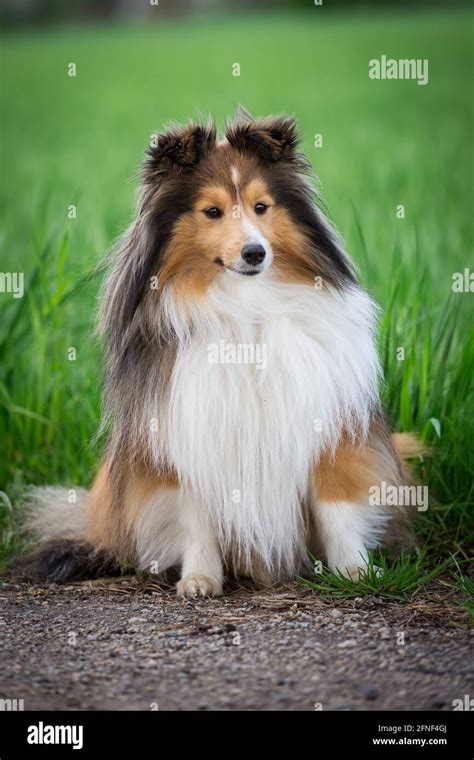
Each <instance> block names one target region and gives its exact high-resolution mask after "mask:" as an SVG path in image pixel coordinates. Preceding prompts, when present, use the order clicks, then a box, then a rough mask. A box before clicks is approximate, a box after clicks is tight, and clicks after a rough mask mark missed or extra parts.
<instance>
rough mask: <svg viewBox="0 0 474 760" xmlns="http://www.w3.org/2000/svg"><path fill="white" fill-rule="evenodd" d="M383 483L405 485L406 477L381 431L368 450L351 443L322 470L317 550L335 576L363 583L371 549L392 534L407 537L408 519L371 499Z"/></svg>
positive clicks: (313, 489) (313, 491)
mask: <svg viewBox="0 0 474 760" xmlns="http://www.w3.org/2000/svg"><path fill="white" fill-rule="evenodd" d="M383 481H385V482H386V483H389V484H399V483H403V475H402V470H401V467H400V462H399V460H398V457H397V455H396V452H395V450H394V448H393V446H392V445H391V443H390V440H389V439H388V438H387V437H386V436H382V435H380V433H379V432H378V431H372V432H371V434H369V437H368V440H367V442H366V443H365V444H363V445H356V444H352V443H351V442H350V441H346V442H345V443H343V444H342V445H340V446H339V448H338V450H337V451H336V452H335V454H334V455H331V454H328V455H327V456H323V457H322V458H321V460H320V462H319V463H318V465H317V466H316V468H315V471H314V473H313V476H312V478H310V505H311V509H312V513H313V519H314V524H315V528H316V536H315V537H314V538H315V545H319V546H320V547H321V548H322V550H323V554H324V556H325V558H326V562H327V565H328V567H329V569H330V570H332V571H333V572H340V573H342V574H343V575H345V576H347V577H349V578H352V579H353V580H357V579H358V578H359V577H360V575H361V573H364V572H365V571H366V570H367V563H368V549H372V548H375V547H376V546H378V545H380V544H381V543H383V541H384V539H385V538H386V537H387V533H388V532H390V533H392V534H395V533H399V534H400V535H401V534H402V533H404V532H405V531H406V528H407V526H406V525H405V521H406V519H407V514H404V513H403V512H401V511H400V510H399V509H398V508H392V509H390V508H389V507H387V506H384V505H383V504H380V503H377V501H375V503H374V502H373V501H372V499H371V498H370V493H371V487H375V488H376V489H377V488H378V487H380V485H381V483H383Z"/></svg>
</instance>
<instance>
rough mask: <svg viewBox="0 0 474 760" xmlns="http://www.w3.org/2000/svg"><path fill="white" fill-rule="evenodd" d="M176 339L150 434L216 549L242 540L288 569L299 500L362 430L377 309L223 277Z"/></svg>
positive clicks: (374, 378)
mask: <svg viewBox="0 0 474 760" xmlns="http://www.w3.org/2000/svg"><path fill="white" fill-rule="evenodd" d="M164 307H165V309H164V312H163V314H162V316H163V317H164V318H165V319H166V320H167V321H168V322H169V323H170V324H171V325H172V326H173V328H174V330H175V332H176V333H177V335H178V337H179V346H180V347H179V350H178V353H177V356H176V362H175V365H174V369H173V372H172V376H171V382H170V387H169V398H168V401H167V403H166V404H165V405H164V408H163V407H162V408H161V409H160V410H159V411H158V414H159V418H160V420H161V425H160V429H161V431H165V435H164V436H160V440H157V437H156V435H155V436H151V437H150V447H151V448H152V450H153V452H154V454H155V456H156V457H157V458H159V457H162V456H165V457H166V458H167V459H168V461H171V462H172V463H173V465H174V467H175V469H176V471H177V472H178V475H179V477H180V479H181V481H182V483H183V484H185V488H189V490H190V492H192V494H193V497H194V499H195V500H197V503H198V504H199V505H200V508H202V509H203V510H206V512H207V513H208V515H209V516H210V518H211V519H212V521H213V523H214V524H215V527H216V529H217V532H218V535H219V539H220V542H221V545H222V547H223V550H224V551H225V550H226V549H227V548H228V546H229V544H230V543H231V542H232V544H233V545H235V543H236V542H237V544H238V546H239V548H240V551H241V553H242V555H243V558H244V559H246V558H248V557H250V555H251V553H253V552H256V553H258V555H259V556H260V558H261V559H262V560H263V561H264V563H266V565H267V566H268V567H269V568H271V569H275V568H281V569H283V570H285V571H289V572H291V571H292V570H293V569H294V567H295V565H296V563H297V562H298V559H299V557H300V556H301V554H302V552H304V536H303V526H302V518H301V499H302V497H303V496H304V495H305V494H306V491H307V486H308V477H309V473H310V471H311V468H312V466H313V464H314V463H315V462H316V461H317V459H318V457H319V455H320V453H321V452H322V450H324V449H327V448H333V449H334V448H335V447H336V446H337V443H338V440H339V437H340V434H341V431H342V429H343V428H344V429H345V430H347V431H349V432H350V431H355V430H357V431H359V432H360V431H362V434H363V432H364V431H366V430H367V426H368V423H369V417H370V408H371V406H372V404H373V403H374V401H375V400H376V398H377V382H378V373H379V364H378V359H377V355H376V351H375V347H374V323H375V307H374V305H373V303H372V301H371V300H370V298H369V297H368V296H367V294H366V293H364V292H363V291H361V290H358V289H354V290H352V291H350V292H347V293H346V294H345V295H341V294H337V293H334V292H325V291H321V290H316V289H313V288H312V287H310V286H306V285H290V284H284V283H281V282H277V281H275V280H273V279H272V278H271V277H270V276H267V275H266V274H265V275H261V276H260V277H258V278H249V277H243V276H241V275H232V274H228V273H224V274H223V276H222V277H221V278H220V279H219V280H218V281H217V282H216V283H215V284H214V285H213V287H212V288H211V290H210V291H209V293H208V296H207V299H206V303H205V305H204V306H202V305H201V306H200V307H197V306H196V307H195V309H194V311H193V312H192V313H191V315H190V316H189V315H188V318H187V320H186V321H184V320H183V317H182V316H181V315H180V314H179V313H178V312H177V308H176V306H175V304H174V303H173V302H172V301H171V299H169V300H168V301H167V302H166V300H165V301H164Z"/></svg>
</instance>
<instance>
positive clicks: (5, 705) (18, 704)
mask: <svg viewBox="0 0 474 760" xmlns="http://www.w3.org/2000/svg"><path fill="white" fill-rule="evenodd" d="M0 493H1V492H0ZM24 709H25V700H24V699H0V712H17V711H19V710H24Z"/></svg>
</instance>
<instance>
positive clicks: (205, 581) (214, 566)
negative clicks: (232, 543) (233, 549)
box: [176, 499, 223, 597]
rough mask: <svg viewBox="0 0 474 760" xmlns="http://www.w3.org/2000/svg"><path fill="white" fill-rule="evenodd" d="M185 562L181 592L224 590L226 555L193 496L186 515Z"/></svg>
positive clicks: (196, 593) (216, 592) (197, 593)
mask: <svg viewBox="0 0 474 760" xmlns="http://www.w3.org/2000/svg"><path fill="white" fill-rule="evenodd" d="M182 530H183V563H182V570H181V580H180V581H179V582H178V583H177V585H176V589H177V592H178V594H180V595H181V596H185V597H198V596H220V595H221V594H222V581H223V570H222V556H221V550H220V547H219V542H218V540H217V536H216V533H215V530H214V529H213V527H212V525H211V524H210V521H209V519H208V518H207V516H206V515H205V514H203V513H202V510H200V509H199V507H198V506H197V505H196V504H195V503H193V500H192V499H191V500H190V501H189V502H187V503H186V507H185V508H184V510H183V515H182Z"/></svg>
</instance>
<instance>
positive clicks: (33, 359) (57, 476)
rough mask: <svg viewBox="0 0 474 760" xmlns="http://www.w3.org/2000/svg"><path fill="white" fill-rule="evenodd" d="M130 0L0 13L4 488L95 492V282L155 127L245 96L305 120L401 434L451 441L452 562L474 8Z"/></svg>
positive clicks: (462, 423) (464, 464)
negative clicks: (417, 74)
mask: <svg viewBox="0 0 474 760" xmlns="http://www.w3.org/2000/svg"><path fill="white" fill-rule="evenodd" d="M95 5H97V4H95ZM127 5H128V4H127V3H125V4H124V6H123V7H124V8H125V11H124V13H123V14H122V15H120V14H118V15H117V14H108V13H105V12H104V14H102V15H103V16H105V18H102V19H99V20H97V18H96V21H95V23H91V21H90V14H89V20H88V22H87V23H85V24H84V23H83V24H79V23H78V19H79V17H80V15H81V14H78V15H77V16H74V14H73V16H74V23H72V24H71V23H68V24H64V23H63V22H64V20H65V19H64V14H63V13H62V12H59V13H58V14H57V15H58V17H59V20H60V21H61V23H60V24H55V25H52V24H50V23H43V24H40V25H39V26H37V25H36V26H35V25H34V24H33V22H34V21H39V20H40V21H41V20H43V21H44V20H45V19H46V21H52V20H54V18H55V14H54V13H53V14H52V15H51V14H50V15H49V16H48V14H46V17H41V18H35V17H34V14H33V16H31V15H30V16H28V14H26V15H25V16H22V17H21V18H18V17H16V16H15V14H13V16H12V15H11V14H10V16H8V17H5V19H4V20H5V21H6V22H8V24H9V25H8V28H7V30H6V31H5V32H4V34H3V38H2V79H3V84H2V88H1V95H0V97H1V113H2V155H1V161H2V170H3V171H2V176H3V182H2V185H1V189H0V202H1V212H2V222H3V223H2V232H1V244H2V264H1V268H2V271H22V272H24V273H25V280H26V292H25V297H24V298H23V299H21V300H13V299H12V298H11V295H10V294H4V293H0V309H1V319H0V361H1V369H0V426H1V436H2V457H1V461H0V489H1V488H3V490H5V491H6V492H7V493H8V494H10V496H12V495H14V494H15V493H16V491H17V489H18V488H19V487H20V486H21V485H22V484H23V483H25V482H26V483H28V482H35V483H39V482H58V481H59V482H67V483H73V484H74V483H75V484H85V485H87V484H88V483H89V482H90V480H91V477H92V473H93V468H94V466H95V464H96V461H97V457H98V455H99V452H100V444H99V443H97V442H96V443H91V441H92V440H93V436H94V433H95V431H96V428H97V424H98V419H99V414H100V408H99V407H100V400H99V399H100V382H101V369H100V366H101V365H100V347H99V346H98V345H97V343H96V341H95V339H94V338H93V334H92V330H93V324H94V315H95V310H96V301H97V292H98V287H99V282H100V275H99V276H97V275H92V274H91V273H92V272H93V269H94V267H95V266H96V264H97V263H98V261H99V260H100V259H101V258H102V257H103V256H104V254H105V253H106V252H107V250H108V248H109V247H110V245H111V243H112V242H113V241H114V239H115V238H116V237H117V236H118V235H119V233H120V232H121V231H122V230H123V229H124V227H125V226H126V225H127V224H128V222H129V221H130V220H131V218H132V215H133V205H134V198H135V192H136V184H137V183H136V178H135V176H134V173H135V171H136V169H137V167H138V165H139V163H140V161H141V159H142V156H143V151H144V148H145V147H146V145H147V143H148V141H149V137H150V134H151V133H152V132H153V131H154V130H157V129H161V128H162V126H163V125H164V124H165V123H166V122H167V121H169V120H170V119H173V120H178V121H180V120H185V119H189V118H192V117H194V116H196V114H198V113H201V114H204V115H207V114H212V116H214V117H215V119H216V120H217V122H218V124H219V125H222V122H223V120H224V119H225V117H227V116H229V115H231V114H232V113H233V111H234V108H235V105H236V103H238V102H240V103H242V104H244V105H245V106H246V107H247V108H249V109H250V110H251V111H253V112H254V113H255V114H256V115H264V114H268V113H274V112H285V113H289V114H293V115H295V116H296V117H297V119H298V122H299V124H300V128H301V132H302V136H303V147H304V149H305V151H306V152H307V154H308V156H309V158H310V159H311V162H312V164H313V166H314V169H315V171H316V173H317V174H318V176H319V178H320V180H321V184H322V191H323V197H324V199H325V202H326V205H327V207H328V210H329V213H330V215H331V217H332V218H333V220H334V221H335V223H336V225H337V227H338V228H339V230H340V231H341V233H342V235H343V237H344V239H345V241H346V244H347V248H348V250H349V252H350V253H351V255H352V256H353V257H354V259H355V260H356V262H357V264H358V266H359V268H360V270H361V275H362V279H363V281H364V283H365V284H366V285H367V287H368V288H369V289H370V290H371V291H372V292H373V293H374V295H375V297H376V298H377V300H378V301H379V303H380V304H381V306H382V307H383V309H384V312H383V314H384V316H383V318H382V323H381V339H380V349H381V352H382V356H383V361H384V366H385V371H386V377H387V384H386V388H385V391H384V393H385V398H386V402H387V406H388V409H389V412H390V415H391V418H392V421H393V423H394V426H395V427H396V428H397V429H402V430H408V429H414V430H417V431H419V432H422V434H423V436H424V437H425V438H426V439H428V440H429V441H431V442H432V443H434V444H435V446H436V457H434V458H433V459H432V461H431V462H429V463H428V464H425V465H424V466H425V468H426V469H425V471H424V472H425V476H426V477H428V479H429V483H430V486H431V488H432V493H433V494H434V495H435V496H436V498H437V499H438V500H439V501H440V503H441V505H442V508H441V507H440V509H439V511H438V512H434V513H433V515H430V517H429V519H430V520H431V522H430V523H429V525H428V528H427V530H428V531H430V530H432V531H434V530H435V529H436V526H438V527H439V525H442V526H443V528H444V529H445V530H446V535H448V534H449V541H450V542H451V544H450V545H451V546H452V547H454V549H453V550H455V551H458V549H459V547H460V545H461V537H464V538H465V536H466V532H467V530H468V529H467V520H468V516H467V515H468V512H467V510H468V508H469V505H472V470H473V466H472V458H470V457H471V455H470V454H469V453H468V450H469V448H470V443H472V433H473V430H472V423H471V419H472V416H473V415H472V381H471V375H472V363H473V343H472V331H471V313H472V311H471V304H472V300H471V299H472V295H471V294H469V293H462V294H454V293H453V292H452V290H451V285H452V274H453V273H454V272H456V271H463V269H464V268H465V267H468V266H469V264H470V261H472V259H470V256H471V251H472V237H473V235H472V232H473V224H472V208H473V203H472V201H473V198H472V187H473V185H472V178H473V161H472V158H473V156H472V127H473V108H472V106H473V99H472V91H471V89H470V78H471V75H472V64H473V55H472V47H473V44H472V43H473V31H472V14H471V13H470V12H469V11H468V10H466V9H463V8H457V7H456V8H449V9H445V8H444V7H439V8H438V7H430V6H428V7H426V6H423V7H419V8H417V9H413V8H412V7H410V8H407V9H400V8H397V7H389V8H386V9H384V10H383V11H381V10H380V8H359V7H357V8H351V7H350V6H349V7H347V8H346V7H343V6H342V5H341V6H340V7H339V10H338V12H332V9H331V8H330V7H329V5H330V4H329V3H327V4H325V5H323V6H322V7H316V6H314V5H313V4H312V3H311V2H309V3H295V4H294V7H293V8H292V5H291V4H288V3H286V4H283V5H284V6H285V7H284V8H282V9H280V10H279V9H277V8H275V7H274V6H273V5H272V4H265V3H262V5H261V6H260V10H259V11H258V12H252V11H251V10H250V8H248V7H247V5H246V4H244V5H241V4H239V5H238V6H237V4H236V3H234V4H233V6H232V7H229V5H228V4H225V7H224V9H223V11H219V8H216V4H215V3H214V4H212V3H211V4H210V6H209V7H208V5H207V4H205V3H204V4H202V3H192V4H190V5H189V7H187V6H186V3H184V4H183V3H181V4H178V5H177V6H175V7H174V10H175V11H180V12H181V13H178V14H176V13H175V14H170V12H169V11H170V5H169V4H166V3H160V5H159V6H158V7H153V8H150V7H148V6H147V9H146V14H144V18H143V19H140V23H138V20H137V19H136V18H134V17H133V14H132V15H130V14H128V13H127V12H126V8H127ZM61 7H62V6H61ZM104 8H105V6H104ZM190 9H191V10H193V11H199V12H197V13H196V12H195V13H193V14H192V15H189V14H188V15H187V14H186V13H183V11H186V10H190ZM236 9H238V10H236ZM66 15H67V14H66ZM92 15H93V14H92ZM99 15H100V14H99ZM20 21H21V22H22V23H21V24H20ZM382 54H384V55H386V56H387V57H393V58H396V59H400V58H421V59H425V58H427V59H428V60H429V83H428V85H427V86H419V85H418V84H417V83H416V81H412V80H405V81H373V80H370V79H369V77H368V61H369V60H370V59H371V58H379V57H380V56H381V55H382ZM70 63H74V64H75V65H76V67H77V76H76V77H70V76H68V64H70ZM234 63H239V64H240V76H239V77H235V76H233V74H232V71H233V70H232V67H233V64H234ZM316 134H321V135H322V140H323V144H322V147H315V145H314V136H315V135H316ZM70 204H75V205H77V218H76V219H69V218H68V207H69V206H70ZM400 204H403V205H404V206H405V219H397V216H396V209H397V206H398V205H400ZM400 346H402V347H404V348H405V360H404V361H398V360H397V357H396V350H397V348H398V347H400ZM70 347H74V348H75V349H76V352H77V358H76V360H75V361H69V360H68V349H69V348H70ZM427 519H428V518H427ZM440 540H441V539H440Z"/></svg>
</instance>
